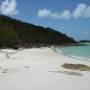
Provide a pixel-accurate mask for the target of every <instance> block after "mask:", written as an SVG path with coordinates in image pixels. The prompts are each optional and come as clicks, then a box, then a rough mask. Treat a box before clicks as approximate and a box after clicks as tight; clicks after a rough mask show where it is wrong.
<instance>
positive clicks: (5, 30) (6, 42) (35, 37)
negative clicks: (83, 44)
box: [0, 15, 77, 48]
mask: <svg viewBox="0 0 90 90" xmlns="http://www.w3.org/2000/svg"><path fill="white" fill-rule="evenodd" d="M76 43H77V42H76V41H75V40H74V39H72V38H71V37H68V36H67V35H65V34H62V33H60V32H58V31H56V30H54V29H51V28H44V27H41V26H35V25H33V24H29V23H25V22H22V21H19V20H16V19H12V18H10V17H7V16H4V15H0V48H19V47H41V46H52V45H54V46H57V45H67V44H76Z"/></svg>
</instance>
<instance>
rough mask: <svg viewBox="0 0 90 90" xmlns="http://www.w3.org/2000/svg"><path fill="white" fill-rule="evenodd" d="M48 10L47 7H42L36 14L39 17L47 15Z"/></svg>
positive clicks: (48, 13)
mask: <svg viewBox="0 0 90 90" xmlns="http://www.w3.org/2000/svg"><path fill="white" fill-rule="evenodd" d="M50 12H51V11H50V10H47V9H42V10H39V11H38V16H39V17H48V16H49V15H50Z"/></svg>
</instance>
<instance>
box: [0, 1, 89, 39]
mask: <svg viewBox="0 0 90 90" xmlns="http://www.w3.org/2000/svg"><path fill="white" fill-rule="evenodd" d="M0 13H2V14H5V15H8V16H11V17H14V18H17V19H20V20H22V21H26V22H29V23H33V24H35V25H41V26H44V27H51V28H54V29H56V30H58V31H60V32H63V33H65V34H67V35H69V36H71V37H73V38H75V39H76V40H80V39H89V40H90V0H0Z"/></svg>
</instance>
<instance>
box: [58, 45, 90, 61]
mask: <svg viewBox="0 0 90 90" xmlns="http://www.w3.org/2000/svg"><path fill="white" fill-rule="evenodd" d="M58 50H61V51H62V52H63V53H64V54H65V55H69V56H73V57H77V58H81V59H82V58H84V59H85V58H86V59H87V60H90V45H89V46H64V47H60V48H58ZM86 59H85V60H86Z"/></svg>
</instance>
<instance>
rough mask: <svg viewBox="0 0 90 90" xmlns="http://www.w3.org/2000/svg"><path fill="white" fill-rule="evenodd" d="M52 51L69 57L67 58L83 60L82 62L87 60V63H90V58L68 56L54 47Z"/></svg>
mask: <svg viewBox="0 0 90 90" xmlns="http://www.w3.org/2000/svg"><path fill="white" fill-rule="evenodd" d="M52 50H53V51H55V52H57V53H59V54H62V55H63V56H67V57H70V58H73V59H78V60H82V61H85V60H86V62H90V58H86V57H80V56H76V55H73V54H66V53H64V52H63V51H62V50H60V49H59V50H58V47H54V48H53V49H52Z"/></svg>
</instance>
